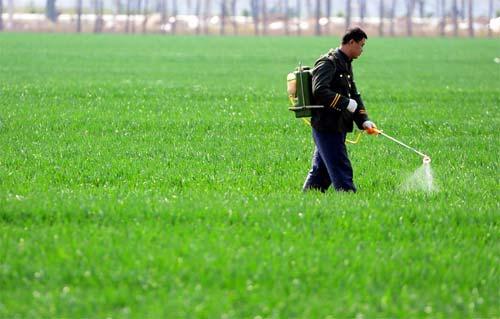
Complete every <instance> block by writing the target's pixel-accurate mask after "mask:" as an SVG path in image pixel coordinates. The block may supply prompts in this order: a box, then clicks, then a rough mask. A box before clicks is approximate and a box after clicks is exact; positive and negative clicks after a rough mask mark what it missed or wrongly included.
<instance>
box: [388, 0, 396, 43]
mask: <svg viewBox="0 0 500 319" xmlns="http://www.w3.org/2000/svg"><path fill="white" fill-rule="evenodd" d="M396 4H397V2H396V0H392V5H391V17H390V21H391V23H390V26H389V34H390V35H391V36H394V34H395V33H394V19H395V18H396Z"/></svg>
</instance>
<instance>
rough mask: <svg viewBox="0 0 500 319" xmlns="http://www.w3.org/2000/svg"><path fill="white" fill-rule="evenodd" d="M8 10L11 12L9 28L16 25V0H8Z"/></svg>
mask: <svg viewBox="0 0 500 319" xmlns="http://www.w3.org/2000/svg"><path fill="white" fill-rule="evenodd" d="M7 11H8V13H9V22H7V29H12V28H13V27H14V0H8V1H7Z"/></svg>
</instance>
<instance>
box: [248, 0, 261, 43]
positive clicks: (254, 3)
mask: <svg viewBox="0 0 500 319" xmlns="http://www.w3.org/2000/svg"><path fill="white" fill-rule="evenodd" d="M250 6H251V11H252V19H253V27H254V33H255V35H259V14H260V10H259V9H260V0H251V1H250Z"/></svg>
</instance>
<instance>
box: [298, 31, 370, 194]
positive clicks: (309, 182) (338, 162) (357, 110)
mask: <svg viewBox="0 0 500 319" xmlns="http://www.w3.org/2000/svg"><path fill="white" fill-rule="evenodd" d="M367 39H368V36H367V35H366V33H365V32H364V31H363V30H361V29H360V28H353V29H350V30H348V31H347V32H346V34H345V35H344V36H343V38H342V44H341V46H340V48H337V49H331V50H330V51H329V52H328V53H327V54H326V55H324V56H322V57H321V58H319V59H318V60H317V61H316V63H315V65H314V69H313V73H312V74H313V75H312V87H313V97H314V100H315V102H316V104H320V105H323V106H324V108H321V109H315V110H313V113H312V117H311V126H312V135H313V139H314V143H315V145H316V148H315V150H314V154H313V158H312V169H311V171H310V172H309V174H308V176H307V178H306V181H305V183H304V187H303V190H304V191H307V190H310V189H315V190H319V191H321V192H325V191H326V190H327V189H328V188H329V187H330V185H332V184H333V187H334V188H335V190H336V191H345V192H356V187H355V186H354V182H353V179H352V167H351V162H350V161H349V157H348V155H347V150H346V146H345V139H346V134H347V133H348V132H352V129H353V121H354V122H355V123H356V125H357V126H358V127H359V128H360V129H365V130H366V131H367V132H368V133H369V134H376V132H377V131H376V126H375V124H374V123H373V122H371V121H370V120H369V119H368V114H367V113H366V110H365V106H364V104H363V101H362V100H361V96H360V94H359V93H358V91H357V89H356V84H355V83H354V78H353V73H352V66H351V63H352V60H354V59H357V58H358V57H359V56H360V55H361V53H362V52H363V47H364V45H365V43H366V40H367Z"/></svg>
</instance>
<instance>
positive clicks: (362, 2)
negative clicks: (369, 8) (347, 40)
mask: <svg viewBox="0 0 500 319" xmlns="http://www.w3.org/2000/svg"><path fill="white" fill-rule="evenodd" d="M358 5H359V18H360V20H361V21H360V24H361V26H364V24H365V16H366V0H358Z"/></svg>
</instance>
